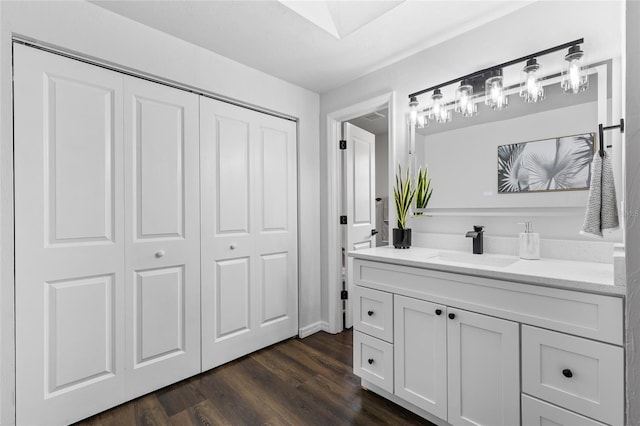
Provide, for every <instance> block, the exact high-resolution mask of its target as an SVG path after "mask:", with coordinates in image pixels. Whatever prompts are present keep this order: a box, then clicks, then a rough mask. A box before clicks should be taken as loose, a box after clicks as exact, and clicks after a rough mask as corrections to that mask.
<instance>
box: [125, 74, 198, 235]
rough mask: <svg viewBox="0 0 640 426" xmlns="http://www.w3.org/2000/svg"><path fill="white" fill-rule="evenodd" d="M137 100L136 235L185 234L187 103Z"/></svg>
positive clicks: (135, 136)
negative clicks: (183, 104) (185, 107)
mask: <svg viewBox="0 0 640 426" xmlns="http://www.w3.org/2000/svg"><path fill="white" fill-rule="evenodd" d="M156 86H157V85H156ZM155 89H156V90H157V89H158V87H155ZM163 89H165V88H164V87H163ZM133 102H134V107H135V112H134V114H135V119H136V123H135V124H134V126H135V128H134V129H133V131H134V132H135V135H134V141H135V151H134V155H135V162H134V163H133V167H134V173H133V178H134V180H135V190H136V196H135V198H134V202H135V203H136V205H135V215H136V217H135V220H136V223H135V231H136V239H137V240H143V239H153V238H184V231H185V223H184V222H185V217H184V213H185V194H184V191H185V181H186V176H185V164H184V160H185V158H184V155H185V138H184V136H185V135H184V132H185V127H184V124H185V123H184V120H185V118H184V107H183V106H182V105H180V104H170V103H165V102H162V101H159V100H156V99H147V98H144V97H142V96H135V97H134V100H133Z"/></svg>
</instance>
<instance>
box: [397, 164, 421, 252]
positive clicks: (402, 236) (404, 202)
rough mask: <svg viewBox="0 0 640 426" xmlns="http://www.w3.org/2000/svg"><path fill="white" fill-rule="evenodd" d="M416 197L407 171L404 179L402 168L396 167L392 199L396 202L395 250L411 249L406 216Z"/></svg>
mask: <svg viewBox="0 0 640 426" xmlns="http://www.w3.org/2000/svg"><path fill="white" fill-rule="evenodd" d="M415 195H416V189H415V188H414V186H413V180H412V179H410V178H409V169H407V171H406V173H405V175H404V178H403V176H402V166H400V165H398V173H397V174H396V186H395V187H394V188H393V198H394V199H395V202H396V216H397V225H398V227H397V228H393V246H394V247H395V248H397V249H407V248H409V247H411V229H407V214H408V213H409V209H410V208H411V203H412V202H413V199H414V197H415Z"/></svg>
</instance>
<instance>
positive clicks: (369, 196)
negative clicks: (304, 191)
mask: <svg viewBox="0 0 640 426" xmlns="http://www.w3.org/2000/svg"><path fill="white" fill-rule="evenodd" d="M342 134H343V138H344V140H346V141H347V149H346V151H345V156H344V163H343V168H344V169H343V177H344V186H343V188H344V190H343V193H344V199H345V201H344V207H345V208H346V210H345V211H346V216H347V224H346V225H344V226H345V227H346V232H344V240H345V241H344V247H345V249H346V251H347V252H349V251H352V250H359V249H363V248H370V247H375V245H376V238H375V233H376V231H375V227H376V195H375V189H376V188H375V186H376V173H375V168H376V136H375V135H374V134H373V133H369V132H367V131H366V130H363V129H361V128H359V127H356V126H354V125H353V124H350V123H344V124H343V129H342ZM345 259H346V279H347V290H348V291H349V294H352V290H353V276H352V265H353V258H351V257H347V256H346V254H345ZM352 306H353V302H352V300H351V299H347V304H346V312H345V327H346V328H351V327H352V326H353V314H352V310H353V309H352Z"/></svg>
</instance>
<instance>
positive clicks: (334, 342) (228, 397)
mask: <svg viewBox="0 0 640 426" xmlns="http://www.w3.org/2000/svg"><path fill="white" fill-rule="evenodd" d="M352 346H353V332H352V331H351V330H349V331H345V332H343V333H341V334H337V335H332V334H328V333H324V332H320V333H316V334H314V335H312V336H309V337H307V338H305V339H298V338H293V339H289V340H285V341H284V342H281V343H278V344H276V345H273V346H270V347H268V348H265V349H262V350H260V351H258V352H255V353H253V354H250V355H247V356H245V357H243V358H240V359H238V360H236V361H233V362H230V363H228V364H225V365H223V366H221V367H218V368H216V369H213V370H211V371H208V372H205V373H202V374H199V375H198V376H195V377H192V378H190V379H187V380H184V381H182V382H180V383H176V384H174V385H171V386H168V387H166V388H164V389H160V390H158V391H156V392H153V393H150V394H148V395H145V396H143V397H140V398H138V399H136V400H133V401H131V402H128V403H126V404H123V405H120V406H118V407H115V408H113V409H111V410H109V411H105V412H103V413H100V414H97V415H96V416H93V417H90V418H88V419H86V420H84V421H82V422H80V423H78V424H79V425H92V426H93V425H145V426H146V425H149V426H150V425H280V424H281V425H347V424H359V425H376V424H390V425H400V424H403V425H405V424H412V425H431V423H429V422H427V421H426V420H424V419H422V418H421V417H419V416H417V415H415V414H413V413H411V412H409V411H407V410H405V409H404V408H402V407H400V406H398V405H395V404H394V403H392V402H390V401H387V400H386V399H384V398H382V397H380V396H378V395H376V394H374V393H373V392H369V391H365V390H363V389H362V388H361V387H360V379H359V378H358V377H357V376H354V375H353V370H352V359H351V356H352V355H351V350H352Z"/></svg>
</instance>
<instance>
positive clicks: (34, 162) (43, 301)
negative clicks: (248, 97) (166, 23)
mask: <svg viewBox="0 0 640 426" xmlns="http://www.w3.org/2000/svg"><path fill="white" fill-rule="evenodd" d="M14 55H15V56H14V60H15V255H16V259H15V268H16V269H15V277H16V278H15V279H16V302H15V303H16V411H17V414H16V422H17V424H47V425H52V424H68V423H72V422H74V421H76V420H79V419H81V418H83V417H87V416H89V415H91V414H94V413H97V412H99V411H102V410H104V409H106V408H109V407H111V406H113V405H116V404H118V403H120V402H121V401H122V395H123V394H124V391H125V388H124V386H125V381H124V380H125V376H124V373H125V365H124V349H125V347H124V280H125V278H124V228H123V211H124V209H123V188H124V186H123V181H122V167H123V165H122V152H123V151H122V84H123V77H122V75H120V74H117V73H115V72H111V71H107V70H105V69H102V68H99V67H94V66H91V65H87V64H85V63H82V62H79V61H75V60H71V59H67V58H64V57H61V56H57V55H52V54H49V53H45V52H42V51H39V50H36V49H32V48H28V47H25V46H20V45H14Z"/></svg>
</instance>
